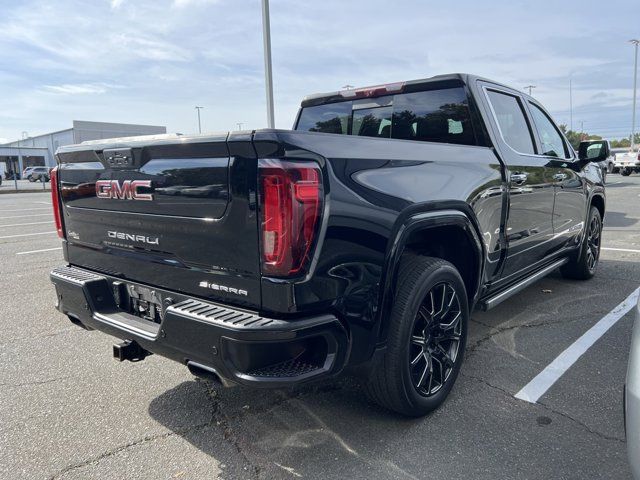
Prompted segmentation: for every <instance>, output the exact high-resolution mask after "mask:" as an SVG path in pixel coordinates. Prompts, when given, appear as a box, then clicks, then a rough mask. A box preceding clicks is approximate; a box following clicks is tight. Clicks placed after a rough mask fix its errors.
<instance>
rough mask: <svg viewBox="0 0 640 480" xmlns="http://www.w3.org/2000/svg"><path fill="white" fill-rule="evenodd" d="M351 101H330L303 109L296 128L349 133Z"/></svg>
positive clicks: (309, 130)
mask: <svg viewBox="0 0 640 480" xmlns="http://www.w3.org/2000/svg"><path fill="white" fill-rule="evenodd" d="M350 116H351V102H339V103H330V104H327V105H318V106H315V107H307V108H304V109H303V110H302V113H301V114H300V120H299V121H298V126H297V127H296V130H302V131H308V132H322V133H345V134H346V133H348V131H347V129H348V126H349V117H350Z"/></svg>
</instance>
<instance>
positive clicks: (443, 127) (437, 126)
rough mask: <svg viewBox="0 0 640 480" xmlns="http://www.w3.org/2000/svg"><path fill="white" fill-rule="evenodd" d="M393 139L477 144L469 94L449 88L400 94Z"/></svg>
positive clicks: (394, 109) (395, 101)
mask: <svg viewBox="0 0 640 480" xmlns="http://www.w3.org/2000/svg"><path fill="white" fill-rule="evenodd" d="M391 136H392V137H393V138H401V139H405V140H421V141H427V142H442V143H457V144H463V145H475V144H476V141H475V136H474V134H473V128H472V126H471V117H470V115H469V105H468V103H467V95H466V93H465V91H464V89H462V88H448V89H444V90H431V91H426V92H416V93H406V94H403V95H396V96H395V97H394V100H393V126H392V129H391Z"/></svg>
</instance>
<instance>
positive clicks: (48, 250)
mask: <svg viewBox="0 0 640 480" xmlns="http://www.w3.org/2000/svg"><path fill="white" fill-rule="evenodd" d="M54 250H62V247H55V248H43V249H42V250H31V251H29V252H18V253H16V255H28V254H30V253H40V252H52V251H54Z"/></svg>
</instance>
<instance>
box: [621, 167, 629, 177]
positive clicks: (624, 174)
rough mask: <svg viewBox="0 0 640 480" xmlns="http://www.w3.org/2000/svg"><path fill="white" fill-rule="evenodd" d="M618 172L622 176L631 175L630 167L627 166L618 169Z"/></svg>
mask: <svg viewBox="0 0 640 480" xmlns="http://www.w3.org/2000/svg"><path fill="white" fill-rule="evenodd" d="M620 174H621V175H622V176H623V177H628V176H629V175H631V169H629V168H623V169H622V170H620Z"/></svg>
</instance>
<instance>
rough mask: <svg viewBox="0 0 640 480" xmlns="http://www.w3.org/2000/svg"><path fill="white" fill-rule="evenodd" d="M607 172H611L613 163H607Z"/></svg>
mask: <svg viewBox="0 0 640 480" xmlns="http://www.w3.org/2000/svg"><path fill="white" fill-rule="evenodd" d="M607 173H613V163H608V164H607Z"/></svg>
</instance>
